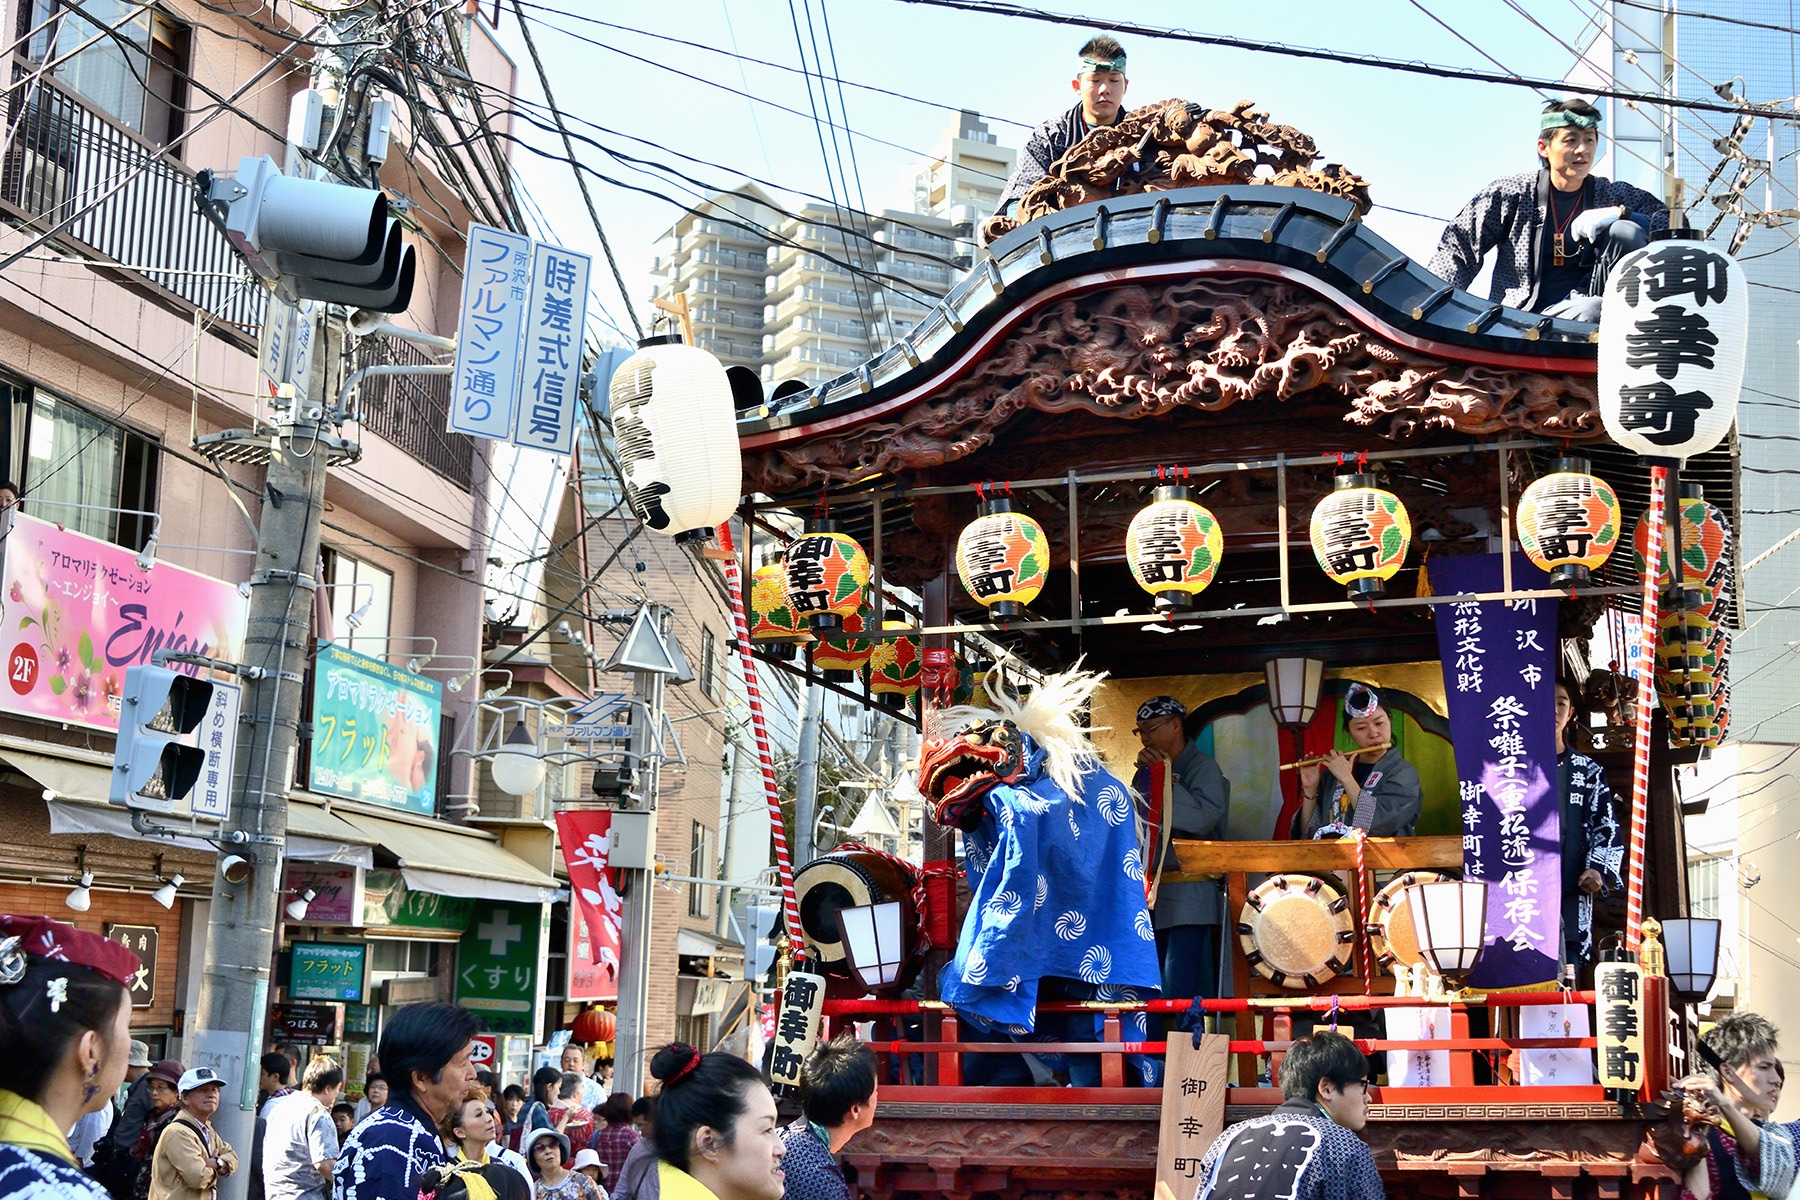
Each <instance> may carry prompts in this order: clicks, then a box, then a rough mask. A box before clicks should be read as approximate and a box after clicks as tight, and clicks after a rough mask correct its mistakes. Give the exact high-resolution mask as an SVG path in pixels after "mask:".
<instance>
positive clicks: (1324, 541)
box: [1312, 472, 1412, 600]
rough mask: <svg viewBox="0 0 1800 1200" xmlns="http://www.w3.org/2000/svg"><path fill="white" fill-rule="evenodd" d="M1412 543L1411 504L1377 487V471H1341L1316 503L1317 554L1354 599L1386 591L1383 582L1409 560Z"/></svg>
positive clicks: (1330, 574)
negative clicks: (1408, 549)
mask: <svg viewBox="0 0 1800 1200" xmlns="http://www.w3.org/2000/svg"><path fill="white" fill-rule="evenodd" d="M1411 543H1412V520H1411V518H1409V517H1408V516H1407V515H1406V505H1404V504H1402V503H1401V502H1400V497H1398V496H1396V495H1394V493H1392V492H1390V491H1388V490H1386V489H1385V488H1381V487H1377V486H1376V481H1375V476H1373V475H1370V474H1365V473H1361V472H1358V473H1356V474H1351V475H1339V476H1338V477H1337V479H1336V480H1335V481H1334V487H1333V491H1332V492H1331V494H1330V495H1328V496H1326V497H1325V498H1324V499H1323V500H1321V501H1319V506H1318V507H1317V508H1315V509H1313V515H1312V547H1313V555H1314V556H1315V557H1316V558H1317V559H1318V560H1319V566H1320V567H1321V568H1323V569H1324V571H1325V573H1326V574H1327V575H1329V576H1331V577H1332V578H1333V579H1334V580H1336V581H1337V582H1339V583H1341V584H1343V585H1344V586H1345V588H1346V589H1347V590H1348V591H1349V593H1350V598H1351V599H1352V600H1373V599H1376V598H1378V597H1380V596H1381V595H1382V594H1383V593H1384V592H1385V590H1386V589H1385V588H1384V587H1383V586H1382V585H1383V583H1384V582H1385V581H1386V580H1389V579H1392V578H1393V577H1394V575H1395V573H1396V572H1398V571H1399V570H1400V567H1401V565H1402V564H1404V563H1405V562H1406V551H1407V547H1408V546H1409V545H1411Z"/></svg>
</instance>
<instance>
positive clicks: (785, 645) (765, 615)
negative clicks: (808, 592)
mask: <svg viewBox="0 0 1800 1200" xmlns="http://www.w3.org/2000/svg"><path fill="white" fill-rule="evenodd" d="M783 573H784V568H783V566H782V564H781V562H780V561H774V562H766V563H764V564H763V565H762V566H760V567H758V568H756V570H755V571H754V572H752V573H751V575H750V640H751V641H753V642H760V643H762V644H763V645H764V646H765V647H766V648H767V649H768V651H769V652H770V653H771V654H772V655H774V656H775V657H777V658H783V659H786V658H792V657H793V654H794V647H795V646H799V645H805V644H806V643H807V642H810V641H812V640H813V635H812V634H810V633H808V632H807V630H806V620H805V618H803V617H802V616H801V615H800V611H799V610H798V609H796V608H795V607H794V606H793V605H792V604H789V603H788V598H787V584H786V582H785V581H784V580H783V578H782V576H783Z"/></svg>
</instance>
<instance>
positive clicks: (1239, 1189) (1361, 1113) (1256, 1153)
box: [1195, 1032, 1387, 1200]
mask: <svg viewBox="0 0 1800 1200" xmlns="http://www.w3.org/2000/svg"><path fill="white" fill-rule="evenodd" d="M1281 1094H1282V1095H1283V1096H1284V1097H1285V1098H1286V1099H1285V1101H1284V1102H1283V1103H1282V1104H1281V1105H1280V1106H1279V1107H1278V1108H1276V1109H1275V1111H1274V1112H1271V1113H1270V1114H1269V1115H1268V1116H1266V1117H1257V1118H1255V1119H1254V1120H1249V1121H1244V1122H1241V1123H1239V1124H1237V1125H1233V1126H1232V1127H1231V1128H1230V1129H1227V1130H1226V1131H1225V1132H1224V1133H1223V1134H1221V1135H1220V1136H1219V1138H1218V1140H1217V1141H1215V1142H1214V1143H1213V1144H1212V1147H1211V1148H1210V1149H1209V1150H1207V1152H1206V1158H1205V1159H1204V1160H1202V1162H1201V1164H1200V1187H1199V1189H1198V1190H1197V1191H1196V1193H1195V1200H1260V1198H1261V1197H1265V1196H1266V1197H1275V1196H1282V1197H1291V1198H1292V1200H1381V1198H1382V1197H1384V1196H1386V1195H1387V1192H1386V1191H1385V1189H1384V1188H1383V1187H1382V1183H1381V1173H1380V1172H1379V1171H1378V1170H1376V1168H1375V1156H1374V1155H1373V1154H1371V1153H1370V1152H1369V1147H1368V1144H1367V1143H1366V1142H1364V1141H1363V1140H1362V1139H1361V1138H1359V1137H1357V1136H1356V1135H1357V1133H1359V1132H1360V1131H1361V1130H1362V1127H1363V1126H1364V1125H1366V1124H1368V1121H1369V1060H1368V1059H1367V1058H1365V1057H1364V1056H1363V1052H1362V1051H1360V1050H1358V1049H1357V1048H1356V1043H1355V1042H1353V1041H1351V1040H1350V1039H1349V1038H1347V1037H1344V1036H1343V1035H1342V1034H1338V1033H1326V1032H1319V1033H1314V1034H1313V1035H1312V1036H1311V1037H1307V1038H1301V1039H1300V1040H1298V1041H1296V1042H1295V1043H1294V1044H1293V1048H1292V1049H1290V1050H1289V1051H1288V1052H1287V1056H1286V1057H1285V1058H1283V1059H1282V1062H1281Z"/></svg>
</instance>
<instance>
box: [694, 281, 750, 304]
mask: <svg viewBox="0 0 1800 1200" xmlns="http://www.w3.org/2000/svg"><path fill="white" fill-rule="evenodd" d="M687 290H688V291H690V292H696V293H698V294H700V295H702V296H736V297H737V298H738V299H740V300H761V299H762V298H763V290H762V287H761V286H760V285H758V284H754V283H736V282H733V281H732V280H729V279H690V280H688V284H687Z"/></svg>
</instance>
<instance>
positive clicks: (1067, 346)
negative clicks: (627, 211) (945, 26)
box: [744, 277, 1602, 495]
mask: <svg viewBox="0 0 1800 1200" xmlns="http://www.w3.org/2000/svg"><path fill="white" fill-rule="evenodd" d="M1315 392H1318V393H1325V394H1326V396H1325V397H1323V398H1330V399H1331V403H1333V404H1338V405H1341V404H1342V403H1343V402H1344V401H1348V403H1349V411H1348V412H1346V413H1345V414H1344V420H1345V421H1346V422H1348V423H1350V424H1352V425H1357V426H1363V427H1366V428H1369V429H1372V430H1374V431H1375V432H1377V433H1378V434H1380V435H1381V436H1384V437H1387V438H1391V439H1405V438H1407V437H1409V436H1412V435H1414V434H1418V433H1422V432H1425V431H1429V430H1452V431H1455V432H1457V433H1464V434H1474V435H1492V434H1498V433H1503V432H1517V433H1525V434H1534V435H1541V436H1546V437H1555V438H1562V439H1571V440H1586V439H1590V438H1595V437H1599V436H1601V433H1602V430H1601V424H1600V413H1599V406H1598V402H1597V397H1596V393H1595V389H1594V384H1593V381H1592V380H1591V379H1589V378H1584V377H1581V376H1572V375H1563V374H1546V373H1540V372H1532V371H1520V370H1508V369H1505V368H1499V367H1491V366H1478V365H1471V364H1466V363H1456V362H1448V361H1445V360H1443V359H1439V358H1434V357H1432V356H1429V355H1426V354H1421V353H1418V352H1416V351H1412V350H1407V349H1404V348H1402V347H1400V346H1397V345H1394V344H1392V343H1390V342H1388V341H1385V340H1383V339H1382V338H1380V337H1377V336H1375V335H1374V334H1371V333H1369V332H1367V331H1365V330H1364V329H1363V328H1362V327H1361V326H1359V325H1358V324H1356V323H1355V321H1353V320H1352V319H1351V317H1350V316H1349V315H1348V314H1347V313H1346V312H1345V311H1344V310H1343V309H1342V308H1341V307H1339V306H1338V305H1336V304H1334V303H1332V302H1331V301H1328V300H1326V299H1323V298H1322V297H1320V296H1318V295H1317V294H1315V293H1313V292H1311V291H1310V290H1308V289H1306V288H1304V287H1300V286H1296V285H1293V284H1288V283H1282V282H1274V281H1269V280H1265V279H1259V278H1249V277H1238V278H1210V279H1205V280H1192V281H1185V282H1172V283H1164V284H1157V285H1145V284H1122V285H1119V286H1115V287H1112V288H1109V289H1106V290H1103V291H1099V292H1090V293H1087V294H1085V295H1082V296H1078V297H1070V298H1068V299H1065V300H1061V301H1058V302H1057V303H1055V304H1052V305H1050V306H1049V307H1048V308H1046V309H1044V310H1043V311H1041V312H1038V313H1036V314H1034V315H1033V316H1031V317H1030V318H1029V319H1028V320H1026V321H1025V322H1024V323H1023V324H1022V325H1021V326H1020V327H1019V328H1018V329H1016V330H1014V331H1013V332H1012V333H1011V334H1009V335H1008V336H1007V337H1006V338H1004V339H1003V340H1001V341H1000V342H999V343H998V344H997V345H996V346H994V347H993V348H992V350H991V351H990V352H989V353H988V355H987V356H986V357H985V358H984V359H983V360H982V361H981V362H980V363H978V364H977V365H975V366H974V367H973V368H972V369H971V370H970V371H969V372H968V373H967V374H966V375H965V376H963V377H962V378H960V379H957V380H956V381H954V382H953V383H951V384H950V385H949V386H947V387H946V388H945V389H944V390H943V391H941V392H939V393H938V394H936V395H934V396H932V397H930V398H928V399H925V400H921V401H919V402H917V403H914V404H911V405H909V406H908V407H907V408H905V409H904V410H902V411H900V412H898V413H896V414H894V415H893V416H891V417H889V418H887V419H882V420H877V421H872V422H869V423H867V424H864V425H859V426H855V427H852V428H850V429H846V430H843V431H841V432H839V433H837V434H834V435H833V436H831V437H820V438H816V439H812V440H807V441H800V442H797V443H794V444H788V445H780V444H777V445H773V446H769V447H766V448H759V449H750V450H747V451H746V453H745V455H744V470H745V477H746V479H745V482H746V486H747V488H748V489H749V490H755V491H764V492H768V493H770V494H774V495H780V494H784V493H790V492H793V491H796V490H801V489H809V488H815V487H818V486H820V485H821V484H827V485H833V484H840V483H845V482H850V481H852V480H856V479H860V478H864V477H866V476H868V475H871V474H874V473H877V472H883V473H889V472H896V471H905V470H916V469H919V468H927V467H937V466H941V465H943V464H945V463H948V462H954V461H956V460H958V459H961V458H964V457H967V456H968V455H971V454H973V453H975V452H977V451H978V450H981V449H983V448H984V447H986V446H989V445H991V444H992V443H993V442H994V439H995V436H996V434H997V432H998V431H999V430H1000V428H1001V427H1002V426H1004V425H1005V424H1006V423H1007V421H1009V420H1011V419H1012V418H1013V417H1015V416H1017V415H1018V414H1019V413H1022V412H1025V411H1027V410H1037V411H1040V412H1046V413H1065V412H1075V411H1081V412H1087V413H1091V414H1094V415H1097V416H1102V417H1109V418H1123V419H1126V420H1133V419H1137V418H1141V417H1150V416H1156V415H1159V414H1163V413H1168V412H1171V411H1173V410H1176V409H1180V408H1184V407H1185V408H1192V409H1195V410H1198V411H1202V412H1220V411H1222V410H1224V409H1227V408H1230V407H1232V406H1233V405H1237V404H1241V403H1245V402H1248V401H1260V402H1262V403H1265V404H1267V403H1290V402H1295V401H1298V400H1300V399H1301V398H1302V397H1305V396H1307V395H1308V394H1309V393H1315ZM1332 394H1335V397H1333V396H1332ZM1338 398H1341V399H1338Z"/></svg>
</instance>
